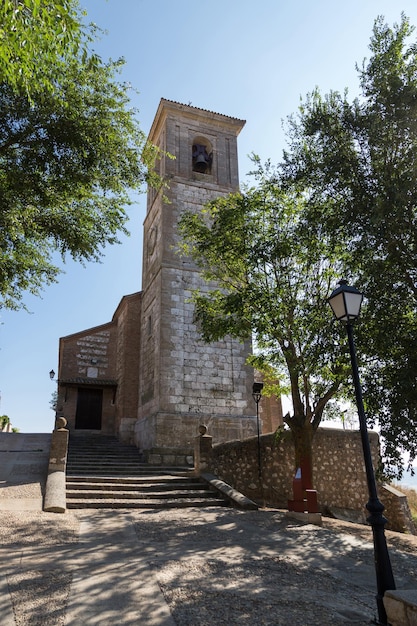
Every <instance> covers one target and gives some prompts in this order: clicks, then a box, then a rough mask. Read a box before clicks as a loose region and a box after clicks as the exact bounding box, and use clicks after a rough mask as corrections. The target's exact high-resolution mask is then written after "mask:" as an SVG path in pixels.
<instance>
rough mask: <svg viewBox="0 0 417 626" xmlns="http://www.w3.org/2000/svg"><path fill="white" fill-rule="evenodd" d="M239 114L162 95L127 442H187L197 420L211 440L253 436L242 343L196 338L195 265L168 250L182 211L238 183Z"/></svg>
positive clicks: (166, 445) (162, 445)
mask: <svg viewBox="0 0 417 626" xmlns="http://www.w3.org/2000/svg"><path fill="white" fill-rule="evenodd" d="M243 126H244V122H243V121H242V120H239V119H235V118H232V117H228V116H226V115H220V114H218V113H213V112H210V111H205V110H202V109H198V108H195V107H192V106H187V105H184V104H179V103H177V102H171V101H168V100H164V99H162V100H161V102H160V104H159V107H158V111H157V113H156V116H155V120H154V122H153V125H152V128H151V131H150V134H149V140H150V141H151V142H152V143H154V144H155V145H157V146H159V147H160V148H161V149H162V150H164V151H166V152H168V153H170V154H171V155H174V157H175V158H174V159H171V158H169V157H163V158H162V160H161V161H160V166H159V167H160V173H161V175H162V176H163V177H164V178H165V179H166V180H167V181H168V184H169V189H168V190H167V191H166V196H167V197H168V200H169V202H166V201H164V199H163V198H162V194H161V193H160V192H159V193H158V192H155V191H154V190H152V189H150V190H149V192H148V200H147V215H146V219H145V222H144V245H143V277H142V316H141V317H142V321H141V347H140V372H139V378H140V382H139V409H138V421H137V422H136V426H135V441H136V444H137V446H138V447H139V448H140V449H141V450H152V449H153V450H154V449H155V448H158V449H170V448H182V449H189V450H191V448H192V445H193V440H194V437H196V436H197V435H198V432H199V425H200V424H202V423H205V424H206V425H207V426H208V427H209V433H210V434H211V435H213V437H214V439H215V441H216V442H220V441H228V440H232V439H243V438H246V437H249V436H251V435H254V434H255V431H256V420H255V417H254V413H255V411H254V403H253V399H252V397H251V391H252V383H253V370H252V368H250V367H248V366H247V365H246V364H245V361H246V357H247V356H248V354H249V353H250V350H251V345H250V342H247V343H245V344H242V343H239V342H238V341H236V340H232V339H230V338H226V339H225V340H224V341H218V342H215V343H212V344H206V343H204V342H203V341H202V339H201V338H200V335H199V333H198V329H197V327H196V325H195V323H194V314H193V305H192V304H191V303H190V302H189V301H188V299H189V297H190V295H191V292H192V290H193V289H195V288H197V287H199V286H201V285H202V279H201V278H200V276H199V273H198V271H197V268H196V267H195V266H194V265H193V264H192V263H191V262H190V261H189V260H187V259H184V258H183V257H181V256H179V255H178V254H177V252H176V244H177V242H178V233H177V223H178V219H179V217H180V215H181V213H182V212H183V211H190V210H191V211H200V210H201V208H202V206H203V205H204V204H205V203H206V202H207V201H209V200H211V199H213V198H215V197H218V196H222V195H226V194H229V193H231V192H233V191H236V190H237V189H238V184H239V181H238V162H237V136H238V134H239V132H240V131H241V129H242V128H243Z"/></svg>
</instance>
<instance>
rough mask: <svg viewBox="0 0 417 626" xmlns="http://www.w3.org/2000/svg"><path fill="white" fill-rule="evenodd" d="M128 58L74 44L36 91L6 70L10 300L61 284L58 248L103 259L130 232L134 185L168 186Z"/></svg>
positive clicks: (3, 214) (2, 298) (1, 206)
mask: <svg viewBox="0 0 417 626" xmlns="http://www.w3.org/2000/svg"><path fill="white" fill-rule="evenodd" d="M18 4H19V7H20V6H21V5H20V3H18ZM35 4H37V3H36V2H34V3H33V5H35ZM25 6H26V3H25ZM48 6H49V5H48ZM57 6H60V5H57ZM63 6H66V7H67V8H68V10H69V9H70V7H71V6H74V5H73V3H70V2H65V3H64V5H63ZM42 12H43V9H42ZM42 14H43V13H42ZM38 35H39V37H40V38H42V33H41V32H40V33H38ZM45 45H46V44H45ZM44 61H45V62H46V60H45V59H44V58H43V57H42V54H40V56H39V63H40V64H42V63H43V62H44ZM62 63H64V66H63V65H62ZM122 65H123V61H117V62H112V61H110V62H108V63H104V62H103V61H101V60H100V59H99V58H98V57H97V56H95V55H88V54H86V53H85V50H84V51H80V52H79V53H75V51H74V48H71V47H70V48H69V51H67V53H66V54H65V56H64V58H63V61H62V62H61V61H59V62H58V65H55V66H54V67H53V68H52V69H51V70H50V71H49V74H48V75H49V76H50V77H51V78H53V79H54V85H53V89H51V90H49V91H48V90H46V91H43V92H42V93H40V92H38V91H33V92H31V94H30V97H28V94H27V93H26V91H24V90H22V89H19V85H16V84H13V82H12V83H9V82H7V80H6V79H7V75H6V76H4V75H3V78H5V80H4V81H3V82H1V83H0V307H1V306H3V307H9V308H20V307H21V306H22V304H23V296H24V293H25V292H26V291H29V292H31V293H33V294H36V295H38V294H39V292H40V290H41V288H42V287H43V286H44V285H45V284H49V283H51V282H54V281H56V280H57V276H58V274H59V273H60V269H59V267H58V266H57V257H56V253H59V254H60V255H61V257H62V258H63V259H65V258H66V256H67V255H69V256H71V257H72V258H73V259H74V260H77V261H80V262H86V261H90V260H98V259H99V258H100V256H101V255H102V248H103V247H104V246H105V245H106V244H108V243H110V244H112V243H116V242H117V241H118V239H117V236H118V233H119V232H125V233H126V232H127V230H126V221H127V214H126V206H127V205H128V204H130V203H131V199H130V198H131V196H130V192H131V190H137V189H139V188H140V187H141V186H142V185H143V183H144V182H145V181H147V182H148V183H149V184H152V185H154V184H155V185H157V184H159V179H158V177H157V175H156V174H155V172H154V169H153V163H154V159H155V156H156V154H157V150H156V148H154V147H152V146H150V145H148V144H147V142H146V138H145V136H144V134H143V132H142V131H141V129H140V127H139V123H138V121H137V118H136V111H135V110H133V109H131V108H130V103H129V87H128V86H127V85H126V84H124V83H121V82H120V81H119V80H118V74H119V72H120V68H121V66H122ZM54 68H55V69H56V68H57V72H56V74H54ZM44 69H45V71H46V72H48V68H47V67H45V68H44Z"/></svg>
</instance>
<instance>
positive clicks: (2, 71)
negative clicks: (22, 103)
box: [0, 0, 86, 96]
mask: <svg viewBox="0 0 417 626" xmlns="http://www.w3.org/2000/svg"><path fill="white" fill-rule="evenodd" d="M81 18H82V16H81V14H80V10H79V5H78V1H77V0H3V1H2V3H1V8H0V82H1V83H6V84H7V85H9V87H11V88H12V89H13V90H14V91H15V92H19V93H25V94H27V95H28V96H31V95H32V94H34V93H40V92H42V91H45V90H47V91H51V90H54V81H55V78H56V76H57V75H58V74H59V73H60V72H61V71H63V69H64V67H65V61H66V59H68V58H71V57H72V56H73V55H74V54H77V53H78V52H79V51H81V50H84V51H85V47H84V43H85V40H84V43H83V39H84V36H85V34H86V33H85V31H84V30H83V28H82V24H81Z"/></svg>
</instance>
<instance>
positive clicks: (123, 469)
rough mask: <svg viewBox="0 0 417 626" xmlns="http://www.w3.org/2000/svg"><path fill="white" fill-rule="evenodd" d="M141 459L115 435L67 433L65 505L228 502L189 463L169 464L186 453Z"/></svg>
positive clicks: (158, 505)
mask: <svg viewBox="0 0 417 626" xmlns="http://www.w3.org/2000/svg"><path fill="white" fill-rule="evenodd" d="M152 458H153V459H154V460H158V464H156V463H155V464H148V463H144V462H143V458H142V457H141V455H140V454H139V452H138V450H137V448H135V446H126V445H124V444H121V443H120V442H118V441H117V439H116V438H114V437H100V436H98V437H97V436H94V437H92V438H91V437H82V436H80V435H77V436H76V437H74V438H71V437H70V444H69V450H68V460H67V468H66V479H67V485H66V494H67V508H69V509H75V508H77V509H85V508H108V509H114V508H118V509H121V508H130V509H131V508H173V507H176V508H183V507H202V506H227V505H228V503H227V502H226V500H225V499H223V498H221V497H219V495H218V493H217V492H216V491H215V490H210V488H209V487H208V486H207V483H206V482H205V481H201V480H200V479H198V478H195V477H194V476H193V475H190V474H191V472H192V468H191V467H190V466H188V465H183V466H182V465H170V463H172V462H173V461H174V462H176V461H178V460H180V459H181V458H182V459H183V462H186V461H185V455H182V456H181V455H176V454H169V455H168V456H166V463H165V464H164V463H163V462H162V461H163V458H164V456H163V455H161V454H158V455H156V456H155V457H152Z"/></svg>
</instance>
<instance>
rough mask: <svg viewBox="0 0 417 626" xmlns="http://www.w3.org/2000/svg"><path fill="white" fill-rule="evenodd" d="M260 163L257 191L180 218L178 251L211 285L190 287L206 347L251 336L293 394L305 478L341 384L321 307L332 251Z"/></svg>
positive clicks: (259, 359)
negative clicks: (224, 339)
mask: <svg viewBox="0 0 417 626" xmlns="http://www.w3.org/2000/svg"><path fill="white" fill-rule="evenodd" d="M273 178H274V174H273V172H272V171H271V169H270V168H269V166H268V165H267V166H266V167H263V166H261V165H260V163H259V161H257V171H256V179H257V184H256V186H255V187H252V188H247V189H246V190H245V191H244V192H243V193H237V194H234V195H230V196H227V197H222V198H218V199H216V200H214V201H212V202H210V203H209V204H208V205H207V206H206V207H205V209H204V210H203V212H200V213H192V212H186V213H184V214H183V216H182V218H181V220H180V232H181V236H182V246H181V251H182V253H183V254H185V255H187V256H190V257H191V258H192V259H193V261H194V262H195V263H196V264H197V266H198V268H199V269H200V271H201V274H202V276H203V277H204V279H205V281H206V283H207V287H206V286H203V287H202V288H201V289H199V290H197V291H195V292H194V293H193V295H192V300H193V302H194V304H195V315H196V321H197V323H198V324H199V325H200V330H201V334H202V337H203V338H204V340H205V341H207V342H210V341H215V340H218V339H220V338H222V337H224V336H225V335H230V336H233V337H235V338H238V339H241V340H244V339H247V338H252V337H253V338H254V340H255V344H256V350H255V352H256V355H255V356H254V357H253V358H252V359H251V362H252V364H253V365H254V366H255V367H256V368H258V369H260V370H264V371H265V370H266V371H268V373H270V368H271V367H272V368H274V370H275V371H276V372H277V375H278V379H279V384H280V392H281V391H282V390H284V389H286V390H288V392H289V393H290V394H291V398H292V402H293V407H294V414H293V415H290V414H287V415H286V416H285V417H284V421H285V422H286V424H287V425H288V427H289V428H290V430H291V433H292V435H293V441H294V446H295V467H296V468H297V467H303V468H304V469H306V468H307V473H310V476H311V473H312V472H311V460H312V457H311V453H312V448H311V444H312V439H313V435H314V433H315V431H316V430H317V427H318V426H319V424H320V421H321V419H322V416H323V411H324V409H325V407H326V404H327V403H328V402H329V400H330V399H331V398H335V397H337V395H338V394H339V393H340V392H341V386H342V383H343V381H345V380H346V368H347V361H346V354H343V352H342V351H341V348H340V346H341V342H340V332H341V330H342V331H343V329H340V328H338V325H337V324H334V323H333V320H332V314H331V311H330V308H329V307H328V305H327V304H326V298H327V297H328V295H329V293H330V291H331V289H332V287H334V285H335V284H336V281H337V277H336V273H335V272H336V270H337V266H338V265H337V261H336V258H337V250H335V251H334V255H333V256H329V253H328V250H327V248H326V245H325V241H324V240H323V238H322V237H321V236H320V227H319V226H318V227H317V228H316V229H313V228H311V229H309V230H308V231H307V230H306V229H305V226H304V223H303V219H304V218H303V215H304V210H305V207H304V200H303V197H302V195H300V194H297V193H292V192H288V191H287V192H286V193H284V192H283V191H282V189H281V188H280V186H279V185H278V184H275V183H274V182H273Z"/></svg>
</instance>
